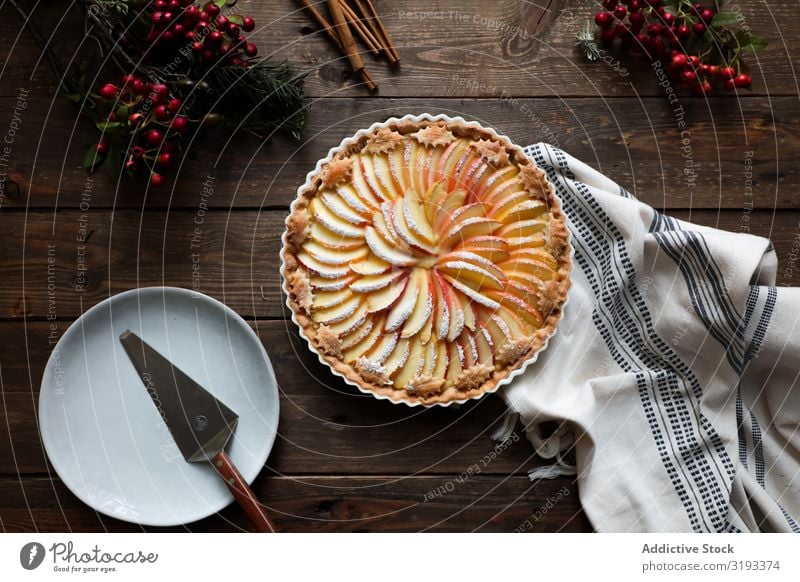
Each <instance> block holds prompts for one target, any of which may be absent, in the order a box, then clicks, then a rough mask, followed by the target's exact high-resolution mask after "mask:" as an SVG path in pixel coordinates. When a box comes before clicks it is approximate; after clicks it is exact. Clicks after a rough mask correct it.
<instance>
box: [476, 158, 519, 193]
mask: <svg viewBox="0 0 800 582" xmlns="http://www.w3.org/2000/svg"><path fill="white" fill-rule="evenodd" d="M517 173H518V171H517V169H516V168H515V167H514V166H504V167H503V168H501V169H500V170H495V169H494V168H492V169H491V170H490V171H487V172H484V175H483V176H482V177H481V179H480V180H479V181H478V183H477V184H476V186H475V196H476V197H477V198H478V200H481V201H483V202H486V197H487V196H486V195H487V192H488V191H490V190H492V188H493V187H494V186H495V185H497V184H502V183H503V182H505V181H507V180H508V179H509V178H511V177H513V176H516V175H517Z"/></svg>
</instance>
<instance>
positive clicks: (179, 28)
mask: <svg viewBox="0 0 800 582" xmlns="http://www.w3.org/2000/svg"><path fill="white" fill-rule="evenodd" d="M172 32H173V34H176V35H178V36H180V35H181V34H183V25H182V24H180V23H179V24H176V25H175V26H173V27H172Z"/></svg>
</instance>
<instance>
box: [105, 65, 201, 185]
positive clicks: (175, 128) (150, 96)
mask: <svg viewBox="0 0 800 582" xmlns="http://www.w3.org/2000/svg"><path fill="white" fill-rule="evenodd" d="M97 96H98V97H99V98H100V99H102V100H104V101H105V102H106V104H107V110H108V114H107V117H106V119H107V121H105V122H102V123H99V124H98V127H99V128H101V129H102V131H103V132H104V139H102V140H101V141H100V142H98V143H97V144H96V145H95V151H96V152H97V154H98V155H99V156H101V157H102V156H105V155H106V154H107V153H108V150H109V142H108V139H106V137H105V134H106V133H108V134H109V136H108V137H109V138H111V139H113V138H120V137H124V140H125V142H126V143H125V146H126V150H125V153H124V159H125V162H124V167H125V169H126V170H127V171H128V172H131V173H133V172H136V171H137V170H139V169H142V168H146V169H147V171H148V172H149V173H150V183H151V184H152V185H153V186H161V185H162V184H163V183H164V175H163V174H162V172H163V171H164V170H166V169H168V168H170V167H171V166H172V152H173V150H174V149H175V140H176V139H177V138H178V137H180V135H181V134H183V133H184V132H185V131H186V129H187V127H188V124H189V119H188V118H187V117H185V116H183V115H180V112H181V109H182V108H183V101H182V100H181V99H178V98H176V97H172V96H170V91H169V88H168V87H167V86H166V85H165V84H163V83H148V82H147V81H146V80H144V79H142V78H141V77H139V76H137V75H125V76H123V77H122V80H121V84H120V86H117V85H114V84H112V83H108V84H106V85H103V87H102V88H101V89H100V91H99V94H98V95H97ZM104 109H106V108H104Z"/></svg>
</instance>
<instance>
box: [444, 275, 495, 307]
mask: <svg viewBox="0 0 800 582" xmlns="http://www.w3.org/2000/svg"><path fill="white" fill-rule="evenodd" d="M444 277H445V279H447V281H448V282H449V283H450V284H451V285H452V286H453V288H454V289H457V290H458V291H460V292H461V293H463V294H464V295H466V296H467V297H468V298H470V299H472V301H474V302H475V303H477V304H479V305H483V306H484V307H488V308H489V309H497V308H498V307H500V304H499V303H497V302H496V301H493V300H491V299H489V298H488V297H486V295H484V294H483V293H480V292H478V291H476V290H475V289H473V288H472V287H470V286H469V285H464V283H462V282H461V281H458V280H457V279H454V278H453V277H451V276H450V275H445V276H444Z"/></svg>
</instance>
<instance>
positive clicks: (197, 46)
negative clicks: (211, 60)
mask: <svg viewBox="0 0 800 582" xmlns="http://www.w3.org/2000/svg"><path fill="white" fill-rule="evenodd" d="M192 52H194V53H202V52H203V43H202V42H193V43H192Z"/></svg>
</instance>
